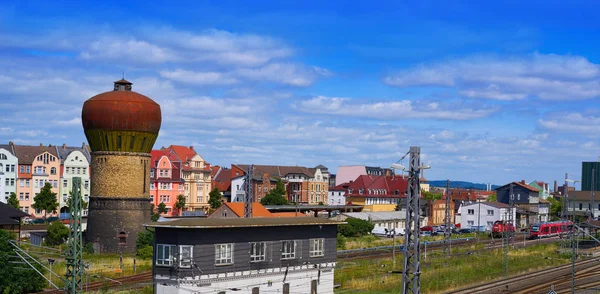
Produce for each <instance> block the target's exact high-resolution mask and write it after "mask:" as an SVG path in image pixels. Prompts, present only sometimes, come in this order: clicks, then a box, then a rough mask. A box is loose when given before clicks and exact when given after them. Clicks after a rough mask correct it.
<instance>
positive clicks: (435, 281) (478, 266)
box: [335, 244, 569, 294]
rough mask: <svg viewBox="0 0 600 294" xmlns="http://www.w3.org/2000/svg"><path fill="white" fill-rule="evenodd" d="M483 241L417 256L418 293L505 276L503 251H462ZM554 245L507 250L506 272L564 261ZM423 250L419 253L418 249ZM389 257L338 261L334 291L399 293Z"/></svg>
mask: <svg viewBox="0 0 600 294" xmlns="http://www.w3.org/2000/svg"><path fill="white" fill-rule="evenodd" d="M481 246H483V244H479V245H477V247H476V246H474V245H473V246H464V247H457V248H455V249H453V252H452V253H453V256H452V257H445V256H442V255H441V253H439V252H436V253H433V254H431V255H430V254H428V256H427V260H425V259H424V258H423V256H422V257H421V272H422V274H421V291H422V293H440V292H445V291H449V290H452V289H457V288H462V287H465V286H468V285H472V284H476V283H483V282H485V281H490V280H495V279H498V278H501V277H504V276H505V269H504V251H503V250H502V249H494V250H488V251H481V252H480V253H474V254H468V255H467V254H465V253H467V252H474V251H475V250H479V249H481ZM557 249H558V246H557V245H556V244H542V245H535V246H532V247H529V248H526V249H515V250H510V252H509V275H515V274H518V273H523V272H528V271H534V270H539V269H542V268H547V267H551V266H556V265H559V264H563V263H567V262H568V260H569V259H568V258H566V257H565V256H559V255H558V253H557ZM422 253H423V252H422ZM402 258H403V257H402V255H401V254H398V255H396V267H395V269H396V270H398V271H401V270H402V262H403V260H402ZM391 269H392V262H391V259H390V258H387V259H377V260H359V261H348V262H343V261H340V262H338V265H337V268H336V272H335V283H336V284H341V285H342V287H341V289H338V290H336V292H335V293H336V294H347V293H373V294H375V293H399V291H400V290H401V283H402V274H395V273H394V274H392V273H390V271H391Z"/></svg>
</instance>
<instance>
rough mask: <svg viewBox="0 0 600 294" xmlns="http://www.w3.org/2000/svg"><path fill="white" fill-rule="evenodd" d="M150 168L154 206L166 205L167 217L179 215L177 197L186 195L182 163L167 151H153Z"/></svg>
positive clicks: (151, 195)
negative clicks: (176, 205)
mask: <svg viewBox="0 0 600 294" xmlns="http://www.w3.org/2000/svg"><path fill="white" fill-rule="evenodd" d="M151 155H152V160H151V166H150V197H151V198H152V203H153V204H154V206H155V207H156V206H158V205H159V204H160V203H164V204H165V205H166V207H167V212H166V213H165V214H167V215H177V214H178V213H179V211H176V209H175V203H176V202H177V196H179V195H185V193H186V191H185V189H184V187H185V186H184V180H183V179H182V178H181V167H182V162H181V161H180V160H179V158H178V157H177V156H176V155H175V154H174V153H171V152H168V151H167V150H152V152H151ZM186 203H187V201H186Z"/></svg>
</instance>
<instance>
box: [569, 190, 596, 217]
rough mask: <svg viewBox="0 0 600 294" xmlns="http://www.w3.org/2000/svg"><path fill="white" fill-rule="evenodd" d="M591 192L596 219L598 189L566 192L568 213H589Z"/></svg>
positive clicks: (585, 214) (582, 214) (583, 214)
mask: <svg viewBox="0 0 600 294" xmlns="http://www.w3.org/2000/svg"><path fill="white" fill-rule="evenodd" d="M592 193H593V195H594V204H593V208H594V209H593V210H594V219H598V218H599V217H600V191H595V192H592V191H570V192H569V193H568V194H567V201H568V205H567V210H568V212H569V215H578V216H587V215H589V211H590V210H591V209H592V201H591V198H592Z"/></svg>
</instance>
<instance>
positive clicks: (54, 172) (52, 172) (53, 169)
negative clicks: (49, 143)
mask: <svg viewBox="0 0 600 294" xmlns="http://www.w3.org/2000/svg"><path fill="white" fill-rule="evenodd" d="M50 174H51V175H55V174H56V168H55V167H53V168H51V169H50Z"/></svg>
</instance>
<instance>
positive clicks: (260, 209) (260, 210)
mask: <svg viewBox="0 0 600 294" xmlns="http://www.w3.org/2000/svg"><path fill="white" fill-rule="evenodd" d="M223 205H225V206H227V207H228V208H229V209H230V210H231V211H233V213H235V214H236V215H237V216H239V217H244V202H225V203H223ZM252 217H273V215H272V214H271V212H270V211H268V210H267V209H266V208H265V207H264V206H262V204H260V203H258V202H253V203H252Z"/></svg>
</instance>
